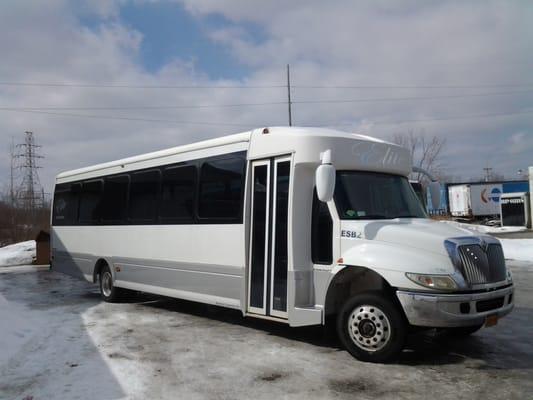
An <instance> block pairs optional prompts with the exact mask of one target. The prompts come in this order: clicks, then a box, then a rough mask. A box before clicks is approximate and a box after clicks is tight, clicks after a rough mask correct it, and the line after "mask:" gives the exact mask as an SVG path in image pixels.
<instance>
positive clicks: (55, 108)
mask: <svg viewBox="0 0 533 400" xmlns="http://www.w3.org/2000/svg"><path fill="white" fill-rule="evenodd" d="M528 93H533V90H519V91H509V92H489V93H468V94H450V95H439V96H411V97H377V98H362V99H346V100H344V99H338V100H337V99H319V100H291V99H290V96H289V100H288V101H289V104H321V103H324V104H328V103H330V104H331V103H365V102H389V101H411V100H438V99H456V98H469V97H490V96H507V95H515V94H528ZM285 104H287V102H284V101H271V102H261V103H235V104H198V105H161V106H96V107H92V106H88V107H86V106H79V107H60V106H57V107H54V106H52V107H50V106H44V107H41V106H37V107H26V106H25V107H0V110H4V111H17V110H51V111H53V110H58V111H59V110H165V109H169V110H171V109H195V108H233V107H256V106H270V105H285ZM289 114H290V113H289Z"/></svg>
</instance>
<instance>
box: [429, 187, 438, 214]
mask: <svg viewBox="0 0 533 400" xmlns="http://www.w3.org/2000/svg"><path fill="white" fill-rule="evenodd" d="M429 194H430V196H431V205H432V206H433V209H434V210H437V209H439V208H440V182H438V181H434V182H431V183H430V184H429Z"/></svg>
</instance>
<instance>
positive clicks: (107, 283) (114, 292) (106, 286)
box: [99, 265, 127, 303]
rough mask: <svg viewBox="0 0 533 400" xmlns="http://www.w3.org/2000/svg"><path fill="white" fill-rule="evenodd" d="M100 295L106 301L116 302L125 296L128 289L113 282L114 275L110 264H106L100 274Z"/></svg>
mask: <svg viewBox="0 0 533 400" xmlns="http://www.w3.org/2000/svg"><path fill="white" fill-rule="evenodd" d="M99 283H100V296H101V297H102V299H103V300H104V301H107V302H109V303H116V302H118V301H120V300H122V299H124V298H125V296H126V293H127V291H126V290H125V289H121V288H117V287H115V286H114V284H113V275H112V274H111V269H110V268H109V266H108V265H104V266H103V267H102V269H101V270H100V274H99Z"/></svg>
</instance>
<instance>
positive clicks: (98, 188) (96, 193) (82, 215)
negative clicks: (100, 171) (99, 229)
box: [78, 179, 103, 225]
mask: <svg viewBox="0 0 533 400" xmlns="http://www.w3.org/2000/svg"><path fill="white" fill-rule="evenodd" d="M102 189H103V181H102V180H101V179H98V180H94V181H87V182H83V184H82V188H81V193H80V209H79V216H78V217H79V222H80V223H82V224H87V225H91V224H93V225H94V224H96V223H98V222H99V219H100V218H99V215H97V209H98V206H99V204H100V201H101V198H102Z"/></svg>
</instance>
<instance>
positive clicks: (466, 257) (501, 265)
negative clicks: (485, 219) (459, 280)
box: [458, 244, 506, 285]
mask: <svg viewBox="0 0 533 400" xmlns="http://www.w3.org/2000/svg"><path fill="white" fill-rule="evenodd" d="M485 249H486V250H485ZM485 249H484V248H483V247H481V246H480V245H479V244H465V245H461V246H459V247H458V250H459V258H460V260H461V263H460V264H461V268H462V271H461V272H462V273H463V276H464V278H465V279H466V281H467V282H468V283H469V284H471V285H478V284H485V283H493V282H500V281H503V280H505V278H506V269H505V259H504V256H503V251H502V248H501V246H500V245H499V244H489V245H487V246H486V247H485Z"/></svg>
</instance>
